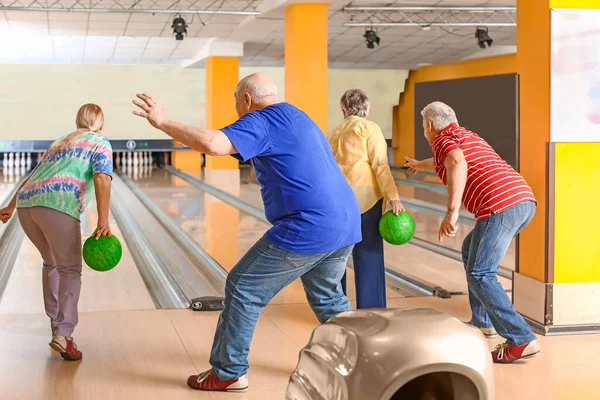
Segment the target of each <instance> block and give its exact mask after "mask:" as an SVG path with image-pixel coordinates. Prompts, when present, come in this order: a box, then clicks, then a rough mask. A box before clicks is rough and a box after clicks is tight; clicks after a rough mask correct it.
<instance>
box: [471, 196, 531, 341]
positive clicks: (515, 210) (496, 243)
mask: <svg viewBox="0 0 600 400" xmlns="http://www.w3.org/2000/svg"><path fill="white" fill-rule="evenodd" d="M535 208H536V206H535V203H534V202H532V201H526V202H523V203H520V204H517V205H515V206H513V207H511V208H509V209H507V210H505V211H503V212H501V213H499V214H493V213H492V216H491V217H490V218H488V219H484V220H481V221H477V223H476V224H475V228H474V229H473V230H472V231H471V233H469V234H468V235H467V237H466V238H465V241H464V243H463V246H462V258H463V263H464V265H465V270H466V272H467V283H468V285H469V302H470V304H471V312H472V313H473V316H472V319H471V324H473V325H475V326H477V327H480V328H489V327H492V326H493V327H494V329H496V331H497V332H498V334H499V335H500V336H502V337H503V338H505V339H506V341H507V343H508V344H525V343H529V342H531V341H533V340H535V339H536V337H535V335H534V334H533V331H532V330H531V328H530V327H529V325H528V324H527V322H525V320H524V319H523V317H522V316H521V315H520V314H519V313H517V312H516V311H515V308H514V306H513V304H512V302H511V301H510V299H509V297H508V295H507V294H506V291H505V290H504V288H503V287H502V284H501V283H500V282H499V281H498V277H497V274H498V267H499V265H500V262H501V261H502V259H503V258H504V256H505V254H506V251H507V250H508V246H509V245H510V242H511V240H512V239H513V238H514V237H515V236H516V235H517V234H518V233H519V232H521V230H523V228H525V227H526V226H527V225H528V224H529V222H531V220H532V219H533V216H534V214H535Z"/></svg>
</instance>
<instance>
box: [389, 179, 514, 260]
mask: <svg viewBox="0 0 600 400" xmlns="http://www.w3.org/2000/svg"><path fill="white" fill-rule="evenodd" d="M392 174H393V175H394V176H395V177H397V178H402V179H410V180H416V181H422V182H428V183H440V180H439V179H438V178H437V177H431V176H420V175H416V176H413V175H410V176H408V175H407V174H406V173H405V172H402V171H397V170H393V171H392ZM397 186H398V191H399V192H400V196H404V197H408V198H413V199H417V200H421V201H426V202H429V203H433V204H437V205H441V206H446V205H447V201H448V196H447V194H446V193H440V192H437V191H434V190H428V189H425V188H418V187H414V186H411V185H408V184H402V183H399V184H397ZM463 210H464V208H463ZM465 211H466V210H465ZM411 213H412V214H413V216H414V217H415V221H416V222H417V231H416V232H415V236H416V237H418V238H421V239H424V240H427V241H429V242H432V243H438V238H437V235H438V231H439V227H440V224H441V222H442V218H440V217H436V216H432V215H427V214H423V213H418V212H414V211H411ZM472 228H473V227H472V226H469V225H463V224H459V227H458V232H457V234H456V236H455V237H453V238H444V242H443V243H441V244H442V245H443V246H445V247H448V248H450V249H453V250H456V251H461V248H462V243H463V241H464V239H465V237H466V236H467V235H468V234H469V232H471V229H472ZM515 260H516V240H515V239H513V240H512V242H511V244H510V246H509V248H508V251H507V253H506V256H505V257H504V260H502V263H501V265H502V266H503V267H506V268H508V269H512V270H514V269H515Z"/></svg>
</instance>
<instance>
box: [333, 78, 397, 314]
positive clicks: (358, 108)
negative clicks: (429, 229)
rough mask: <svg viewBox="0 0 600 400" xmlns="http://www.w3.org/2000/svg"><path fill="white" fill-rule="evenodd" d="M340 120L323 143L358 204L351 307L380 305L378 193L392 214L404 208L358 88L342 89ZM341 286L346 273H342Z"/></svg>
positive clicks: (366, 100)
mask: <svg viewBox="0 0 600 400" xmlns="http://www.w3.org/2000/svg"><path fill="white" fill-rule="evenodd" d="M340 105H341V108H342V113H343V114H344V122H342V123H341V124H340V125H339V126H338V127H337V128H335V129H334V130H333V132H332V133H331V135H330V136H329V144H330V145H331V149H332V151H333V155H334V156H335V159H336V161H337V163H338V164H339V166H340V168H341V170H342V172H343V173H344V175H345V176H346V179H347V180H348V183H349V184H350V187H352V190H353V191H354V194H355V196H356V199H357V200H358V204H359V205H360V212H361V213H362V216H361V223H362V227H361V229H362V241H361V242H360V243H357V244H356V245H355V246H354V250H353V252H352V259H353V262H354V280H355V286H356V302H357V308H385V306H386V295H385V264H384V260H383V239H382V238H381V235H380V234H379V220H380V219H381V215H382V212H383V209H384V203H383V202H384V199H386V200H388V201H389V202H390V204H391V206H392V211H393V212H394V213H395V214H398V213H399V212H400V211H403V210H404V206H403V205H402V203H401V202H400V196H399V195H398V188H397V187H396V183H395V182H394V177H393V176H392V172H391V171H390V167H389V164H388V158H387V143H386V142H385V138H384V137H383V133H382V132H381V128H379V126H378V125H377V124H375V123H374V122H371V121H368V120H367V119H366V117H367V116H368V115H369V109H370V101H369V97H368V96H367V94H366V93H365V92H363V91H362V90H360V89H351V90H348V91H346V93H344V95H343V96H342V98H341V100H340ZM342 286H343V287H344V292H345V291H346V276H345V275H344V278H343V279H342Z"/></svg>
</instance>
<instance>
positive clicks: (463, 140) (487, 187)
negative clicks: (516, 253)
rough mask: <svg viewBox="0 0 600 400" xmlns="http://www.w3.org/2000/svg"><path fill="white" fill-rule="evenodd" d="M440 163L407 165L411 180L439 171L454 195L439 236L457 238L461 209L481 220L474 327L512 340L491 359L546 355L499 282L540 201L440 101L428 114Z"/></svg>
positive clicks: (472, 262) (475, 251)
mask: <svg viewBox="0 0 600 400" xmlns="http://www.w3.org/2000/svg"><path fill="white" fill-rule="evenodd" d="M421 115H422V116H423V129H424V131H425V137H426V138H427V141H428V142H429V144H430V145H431V147H432V149H433V158H430V159H427V160H423V161H416V160H413V159H410V158H407V163H406V166H407V167H408V168H409V172H411V173H415V172H417V171H424V170H430V171H435V172H436V173H437V175H438V176H439V177H440V179H441V180H442V182H443V183H444V185H446V186H447V187H448V212H447V214H446V217H445V218H444V220H443V221H442V224H441V226H440V231H439V239H440V241H441V240H442V238H443V237H444V236H449V237H451V236H455V234H456V231H457V221H458V214H459V210H460V206H461V202H462V204H463V205H464V206H465V208H466V209H467V210H468V211H469V212H471V213H473V214H474V215H475V218H476V219H477V223H476V224H475V228H474V229H473V230H472V231H471V233H469V234H468V235H467V237H466V238H465V240H464V243H463V246H462V258H463V263H464V266H465V270H466V273H467V282H468V286H469V302H470V304H471V311H472V318H471V321H470V322H469V323H470V324H472V325H474V326H476V327H478V328H480V329H481V331H482V333H483V334H484V335H485V336H486V337H488V338H491V337H495V336H496V335H497V333H498V334H499V335H500V336H502V337H503V338H505V339H506V342H505V343H502V344H501V345H498V346H497V347H496V348H495V349H494V351H493V352H492V357H493V360H494V362H496V363H511V362H513V361H516V360H519V359H524V358H530V357H534V356H536V355H538V354H539V353H540V348H539V345H538V343H537V340H536V336H535V335H534V333H533V331H532V330H531V328H530V327H529V325H528V324H527V322H525V320H524V319H523V317H522V316H521V315H519V314H518V313H517V312H516V311H515V309H514V307H513V304H512V302H511V301H510V299H509V297H508V295H507V294H506V292H505V291H504V288H503V287H502V285H501V284H500V282H499V281H498V277H497V273H498V266H499V265H500V261H502V259H503V258H504V256H505V254H506V251H507V250H508V246H509V245H510V242H511V240H512V239H513V237H515V236H516V235H517V234H518V233H519V232H520V231H521V230H522V229H523V228H525V227H526V226H527V225H528V224H529V222H530V221H531V220H532V219H533V216H534V213H535V208H536V200H535V197H534V195H533V192H532V190H531V188H530V187H529V185H528V184H527V182H525V179H523V177H522V176H521V175H520V174H519V173H517V172H516V171H515V170H514V169H513V168H512V167H511V166H510V165H508V164H507V163H506V161H504V160H503V159H501V158H500V156H499V155H498V154H497V153H496V152H495V151H494V149H493V148H492V147H491V146H490V145H489V144H487V142H486V141H485V140H483V139H482V138H481V137H479V136H478V135H477V134H475V133H473V132H470V131H468V130H466V129H465V128H462V127H460V126H459V125H458V120H457V119H456V114H455V113H454V110H452V108H450V107H449V106H448V105H446V104H444V103H442V102H439V101H436V102H434V103H431V104H429V105H428V106H427V107H425V108H424V109H423V111H421Z"/></svg>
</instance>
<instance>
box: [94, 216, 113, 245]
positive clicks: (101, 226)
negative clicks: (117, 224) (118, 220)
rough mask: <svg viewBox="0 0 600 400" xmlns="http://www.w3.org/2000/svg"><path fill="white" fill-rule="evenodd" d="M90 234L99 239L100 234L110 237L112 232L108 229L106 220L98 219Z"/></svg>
mask: <svg viewBox="0 0 600 400" xmlns="http://www.w3.org/2000/svg"><path fill="white" fill-rule="evenodd" d="M92 236H94V237H95V238H96V240H98V239H100V237H102V236H108V237H111V236H112V232H111V231H110V225H109V224H108V221H100V220H98V225H97V227H96V230H95V231H94V233H93V234H92Z"/></svg>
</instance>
